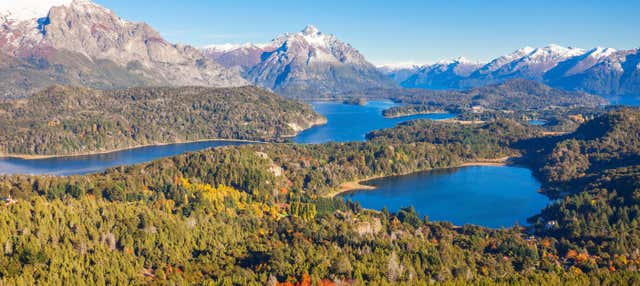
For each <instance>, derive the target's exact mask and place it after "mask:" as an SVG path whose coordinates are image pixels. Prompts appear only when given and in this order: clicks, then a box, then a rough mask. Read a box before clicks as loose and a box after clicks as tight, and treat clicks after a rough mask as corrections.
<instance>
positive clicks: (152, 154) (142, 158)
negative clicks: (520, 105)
mask: <svg viewBox="0 0 640 286" xmlns="http://www.w3.org/2000/svg"><path fill="white" fill-rule="evenodd" d="M241 144H246V143H244V142H233V141H205V142H193V143H184V144H172V145H162V146H149V147H142V148H136V149H130V150H124V151H117V152H113V153H107V154H98V155H87V156H71V157H58V158H50V159H38V160H24V159H16V158H0V174H31V175H40V174H47V175H60V176H66V175H76V174H80V175H81V174H88V173H95V172H100V171H103V170H105V169H107V168H110V167H115V166H121V165H134V164H139V163H144V162H149V161H153V160H156V159H160V158H164V157H170V156H175V155H179V154H182V153H185V152H190V151H196V150H202V149H207V148H211V147H218V146H225V145H241Z"/></svg>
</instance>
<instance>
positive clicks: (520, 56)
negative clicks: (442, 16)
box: [388, 45, 640, 96]
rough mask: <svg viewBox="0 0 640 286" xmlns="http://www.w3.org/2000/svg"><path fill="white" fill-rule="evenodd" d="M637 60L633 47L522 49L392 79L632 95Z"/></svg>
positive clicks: (432, 85)
mask: <svg viewBox="0 0 640 286" xmlns="http://www.w3.org/2000/svg"><path fill="white" fill-rule="evenodd" d="M638 61H639V56H638V50H637V49H635V50H625V51H616V50H615V49H611V48H594V49H591V50H583V49H576V48H565V47H561V46H557V45H550V46H548V47H544V48H536V49H534V48H530V47H525V48H522V49H519V50H516V51H515V52H513V53H511V54H508V55H505V56H501V57H499V58H496V59H494V60H492V61H490V62H489V63H487V64H485V65H460V63H456V62H455V61H454V62H451V63H449V64H448V65H443V64H435V65H426V66H423V67H421V68H419V69H417V70H416V71H415V72H414V73H413V74H412V75H410V76H405V78H403V79H402V81H397V82H398V83H400V84H401V85H402V86H403V87H408V88H428V89H467V88H473V87H479V86H484V85H487V84H495V83H501V82H504V81H506V80H509V79H515V78H521V79H528V80H535V81H539V82H542V83H546V84H549V85H550V86H552V87H556V88H562V89H566V90H577V91H585V92H589V93H594V94H599V95H605V96H616V95H637V94H638V93H640V79H639V78H638V74H639V72H638V71H639V69H640V67H639V66H638ZM460 67H463V69H464V71H463V72H461V71H462V70H461V69H460ZM456 68H458V71H456ZM390 73H392V72H388V74H390Z"/></svg>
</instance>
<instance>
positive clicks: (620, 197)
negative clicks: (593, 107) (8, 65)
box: [0, 110, 640, 285]
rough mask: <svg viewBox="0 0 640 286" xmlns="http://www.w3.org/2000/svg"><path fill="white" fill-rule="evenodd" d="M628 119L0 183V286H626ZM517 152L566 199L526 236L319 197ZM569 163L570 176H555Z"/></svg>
mask: <svg viewBox="0 0 640 286" xmlns="http://www.w3.org/2000/svg"><path fill="white" fill-rule="evenodd" d="M637 119H638V111H637V110H621V111H615V112H612V113H609V114H607V115H604V116H602V117H599V118H597V119H594V120H592V121H589V122H588V123H586V124H585V125H583V126H582V127H581V128H579V129H578V131H577V132H575V133H574V134H570V135H567V136H566V137H560V138H559V137H555V138H554V137H538V138H537V139H535V137H536V136H537V135H538V134H539V133H537V132H538V131H536V130H530V129H529V128H530V127H527V126H523V125H520V124H518V123H515V122H512V121H508V120H505V121H499V122H495V123H490V124H486V125H480V126H478V127H476V128H478V129H477V130H476V129H474V127H473V126H459V125H455V124H446V123H429V122H416V123H410V124H405V125H403V126H400V127H396V128H393V129H389V130H384V131H380V132H376V133H372V134H371V135H369V139H370V140H369V141H368V142H364V143H349V144H323V145H308V146H301V145H290V144H259V145H248V146H237V147H230V146H229V147H222V148H217V149H212V150H206V151H200V152H194V153H189V154H185V155H181V156H177V157H173V158H166V159H162V160H158V161H155V162H152V163H148V164H143V165H137V166H131V167H121V168H115V169H110V170H108V171H106V172H104V173H102V174H95V175H87V176H71V177H30V176H4V177H2V180H1V181H2V184H0V195H1V196H5V197H9V196H10V198H7V199H6V200H5V202H6V203H5V205H2V206H0V218H2V219H0V231H1V232H2V233H3V234H6V235H3V236H0V245H2V246H3V249H4V252H3V254H2V255H0V279H1V280H0V281H2V282H3V283H7V284H25V285H29V284H34V283H35V281H38V282H39V283H47V284H55V283H65V284H94V283H95V284H115V283H123V284H130V283H159V284H165V283H177V284H194V283H196V284H199V283H204V282H209V283H211V284H222V285H264V284H267V285H277V284H280V283H285V284H280V285H291V284H286V283H292V284H293V283H300V285H309V283H313V284H314V285H336V284H356V285H363V284H364V285H368V284H376V285H416V284H418V285H420V284H428V283H447V285H463V284H482V285H496V284H497V285H514V284H515V285H527V284H529V285H540V284H553V285H562V284H564V285H584V284H591V285H635V284H638V283H640V274H639V273H638V269H639V268H638V267H639V266H640V253H639V251H638V248H639V245H638V241H637V237H638V235H637V230H636V229H637V225H638V215H637V214H638V203H639V201H638V200H637V198H636V197H637V196H636V193H637V192H638V185H637V181H638V180H637V179H638V177H637V175H636V174H637V173H638V172H637V169H638V167H637V165H638V161H637V158H638V154H639V153H638V149H637V148H636V147H635V146H636V145H637V143H638V138H637V134H638V132H637V131H638V128H639V127H640V125H639V124H638V121H637ZM474 126H475V125H474ZM422 129H425V130H423V131H420V130H422ZM623 130H624V132H623ZM414 131H420V132H418V133H416V132H414ZM625 132H626V133H625ZM629 132H632V133H629ZM623 134H627V135H628V134H631V135H632V136H622V135H623ZM436 135H437V136H436ZM574 141H575V142H576V143H567V142H574ZM567 144H569V145H571V148H569V147H567V146H569V145H567ZM496 145H498V146H501V147H502V148H499V149H495V152H494V153H490V152H489V150H491V147H492V146H496ZM574 145H579V146H581V147H584V148H576V147H573V146H574ZM509 146H511V147H509ZM568 150H573V151H571V152H569V151H568ZM520 153H523V154H525V157H524V159H523V160H525V161H526V162H529V163H530V164H532V166H534V168H536V170H540V171H537V173H538V174H539V175H540V177H541V178H543V184H544V185H545V186H548V187H550V188H551V189H552V190H555V189H561V188H562V187H565V188H566V189H564V188H562V189H563V190H562V191H561V192H557V194H567V196H563V197H561V199H560V200H559V201H558V203H556V204H553V205H551V206H550V207H549V208H547V209H545V210H543V212H542V214H541V215H540V216H539V217H538V218H536V219H535V222H534V227H533V228H532V229H530V230H525V229H523V228H519V227H515V228H513V229H508V230H491V229H486V228H482V227H475V226H463V227H456V226H453V225H451V224H448V223H433V222H429V221H428V219H424V218H420V217H419V216H418V215H417V214H416V213H415V212H414V211H413V209H411V208H407V209H403V210H401V211H399V212H398V213H395V214H390V213H389V212H387V211H382V212H373V211H368V210H363V209H362V208H361V207H360V206H359V205H358V204H354V203H351V202H344V201H343V200H342V199H340V198H336V199H328V198H323V196H322V195H324V194H327V193H328V192H331V191H332V190H334V189H335V187H336V186H337V185H339V184H340V183H342V182H346V181H350V180H354V179H361V178H364V177H367V176H371V175H390V174H400V173H405V172H410V171H416V170H419V169H427V168H434V167H451V166H457V165H459V164H460V163H462V162H465V161H469V160H474V159H475V158H482V157H486V156H490V155H494V156H505V155H516V154H520ZM615 154H620V155H615ZM565 155H566V156H568V157H567V158H563V159H561V160H544V161H546V162H548V163H545V164H542V165H537V163H536V162H542V161H537V160H535V159H536V158H540V156H551V157H554V156H565ZM583 157H584V158H586V159H583ZM572 158H578V159H577V161H576V162H581V164H578V165H575V164H564V163H563V162H567V161H566V160H568V159H572ZM585 160H586V161H588V163H584V162H585ZM570 162H572V161H570ZM574 165H575V166H583V167H579V168H580V170H578V172H573V171H572V169H571V166H574ZM547 170H554V171H553V172H551V171H547ZM634 170H636V171H634ZM592 174H594V175H593V176H592ZM634 182H635V183H634ZM578 210H579V212H578ZM16 217H21V218H24V219H20V220H16V219H15V218H16ZM551 221H555V223H551V224H549V223H548V222H551ZM605 223H611V227H610V228H606V227H607V225H606V224H605ZM532 234H535V235H532ZM107 265H108V266H107ZM168 281H171V282H168ZM205 284H206V283H205Z"/></svg>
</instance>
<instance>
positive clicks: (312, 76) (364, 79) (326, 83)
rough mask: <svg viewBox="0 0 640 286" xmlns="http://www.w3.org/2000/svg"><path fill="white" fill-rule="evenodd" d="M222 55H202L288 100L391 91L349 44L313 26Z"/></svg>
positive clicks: (389, 83)
mask: <svg viewBox="0 0 640 286" xmlns="http://www.w3.org/2000/svg"><path fill="white" fill-rule="evenodd" d="M216 50H217V51H216ZM222 50H225V49H224V48H221V47H218V48H215V47H210V48H209V49H205V53H206V54H208V55H210V56H211V57H213V58H214V59H218V60H220V59H225V63H226V65H227V66H237V67H239V68H240V69H242V70H243V71H244V76H245V78H246V79H247V80H249V81H250V82H251V83H253V84H256V85H258V86H262V87H265V88H268V89H271V90H274V91H277V92H279V93H281V94H283V95H287V96H290V97H298V98H320V97H330V96H332V95H334V94H343V93H348V92H357V91H360V90H364V89H366V88H375V87H384V88H388V87H394V86H396V85H395V83H394V82H393V81H392V80H390V79H389V78H387V77H386V76H384V75H383V74H382V73H381V72H380V71H378V70H377V69H376V68H375V67H374V66H373V65H372V64H371V63H369V62H367V60H366V59H365V58H364V56H362V54H360V52H358V51H357V50H356V49H355V48H353V47H351V45H349V44H346V43H344V42H342V41H340V40H339V39H338V38H336V37H335V36H334V35H327V34H324V33H322V32H320V31H319V30H318V29H316V28H315V27H314V26H307V27H306V28H305V29H304V30H303V31H301V32H298V33H287V34H284V35H281V36H278V37H276V38H275V39H274V40H273V41H272V42H271V43H269V44H265V45H260V46H258V45H243V46H239V47H237V48H227V49H226V50H225V51H222ZM221 51H222V52H221ZM239 55H240V56H239ZM242 55H247V56H245V57H243V56H242ZM227 59H228V60H229V61H227ZM231 59H233V60H231Z"/></svg>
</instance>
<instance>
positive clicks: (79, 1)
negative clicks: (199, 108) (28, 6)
mask: <svg viewBox="0 0 640 286" xmlns="http://www.w3.org/2000/svg"><path fill="white" fill-rule="evenodd" d="M61 51H65V52H66V53H72V54H76V56H75V58H74V57H70V58H71V59H65V60H66V61H60V59H58V58H55V57H53V58H52V54H58V53H60V52H61ZM0 52H2V53H4V54H6V55H7V56H10V57H15V58H17V59H21V60H26V61H33V60H34V59H35V60H39V61H47V62H53V63H54V64H56V65H60V66H62V67H72V66H73V67H74V68H75V65H77V62H80V61H86V62H88V63H89V64H88V66H86V68H85V69H86V70H87V71H91V70H93V69H94V65H95V63H96V62H98V61H105V62H109V63H111V64H113V65H114V66H117V67H119V68H120V71H118V72H122V73H126V74H128V75H126V76H132V77H134V78H139V79H141V81H142V82H144V83H145V84H147V85H176V86H181V85H201V86H241V85H247V84H248V82H247V81H245V80H244V79H243V78H242V77H241V76H240V74H239V72H237V71H233V70H230V69H226V68H224V67H223V66H220V65H219V64H217V63H216V62H215V61H214V60H211V59H209V58H207V57H205V56H204V54H202V52H201V51H199V50H198V49H195V48H193V47H190V46H183V45H174V44H171V43H169V42H167V41H166V40H164V39H163V38H162V37H161V36H160V34H159V33H158V32H156V31H155V30H154V29H153V28H151V27H150V26H149V25H147V24H145V23H133V22H129V21H126V20H123V19H121V18H119V17H118V16H116V15H115V14H114V13H113V12H112V11H111V10H109V9H106V8H103V7H101V6H99V5H96V4H94V3H92V2H91V1H88V0H74V1H73V2H71V3H70V4H67V5H62V6H55V7H51V9H50V10H49V13H48V15H43V17H42V18H38V19H29V20H13V19H11V18H10V16H4V17H0ZM83 58H84V59H83ZM79 68H80V69H82V67H79ZM126 76H124V75H123V77H126ZM86 77H93V78H94V79H95V80H96V81H98V82H100V81H102V82H104V83H103V84H101V85H103V86H110V85H115V86H118V85H120V84H119V83H116V84H111V83H110V82H109V81H110V79H109V77H108V76H105V77H103V76H101V75H88V76H86ZM136 82H137V83H140V81H136ZM60 83H67V82H65V81H64V80H62V81H61V82H60ZM33 84H35V85H38V83H37V82H34V83H33ZM123 84H124V85H125V86H126V85H128V84H127V83H123ZM92 87H96V86H92Z"/></svg>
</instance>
